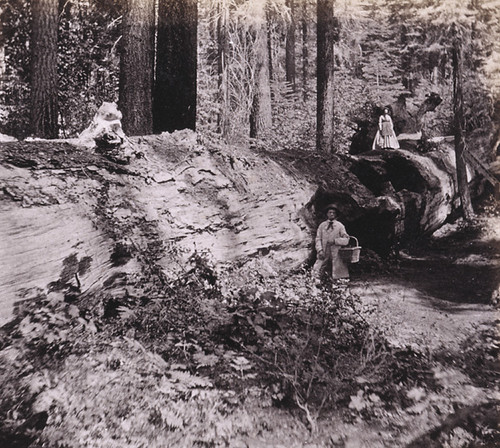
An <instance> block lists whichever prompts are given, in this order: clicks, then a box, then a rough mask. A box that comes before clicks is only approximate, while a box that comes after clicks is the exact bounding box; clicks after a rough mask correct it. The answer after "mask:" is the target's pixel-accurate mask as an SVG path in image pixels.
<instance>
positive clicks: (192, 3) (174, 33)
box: [153, 0, 198, 133]
mask: <svg viewBox="0 0 500 448" xmlns="http://www.w3.org/2000/svg"><path fill="white" fill-rule="evenodd" d="M197 26H198V4H197V1H196V0H159V6H158V31H157V51H156V82H155V86H154V95H153V129H154V132H158V133H159V132H163V131H168V132H172V131H175V130H177V129H185V128H188V129H192V130H195V129H196V65H197Z"/></svg>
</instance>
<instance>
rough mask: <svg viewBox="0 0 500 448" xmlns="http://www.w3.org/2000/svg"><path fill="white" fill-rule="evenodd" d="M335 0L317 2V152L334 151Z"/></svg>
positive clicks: (319, 0)
mask: <svg viewBox="0 0 500 448" xmlns="http://www.w3.org/2000/svg"><path fill="white" fill-rule="evenodd" d="M333 3H334V0H318V3H317V11H316V12H317V21H318V25H317V51H318V62H317V64H318V65H317V85H318V97H317V110H316V126H317V129H316V149H317V150H318V151H322V152H332V151H333V131H334V126H333V119H334V98H333V93H334V89H333V86H334V68H335V58H334V42H335V40H336V35H337V32H338V30H337V23H336V21H335V17H334V15H333V14H334V7H333Z"/></svg>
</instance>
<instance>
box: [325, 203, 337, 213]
mask: <svg viewBox="0 0 500 448" xmlns="http://www.w3.org/2000/svg"><path fill="white" fill-rule="evenodd" d="M328 210H335V211H336V212H338V211H339V208H338V207H337V206H336V205H335V204H328V205H327V206H326V208H325V212H327V211H328Z"/></svg>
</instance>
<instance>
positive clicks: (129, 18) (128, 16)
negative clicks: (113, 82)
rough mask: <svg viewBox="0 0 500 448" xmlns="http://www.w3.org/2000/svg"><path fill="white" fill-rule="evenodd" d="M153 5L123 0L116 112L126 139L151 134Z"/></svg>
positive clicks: (146, 2) (138, 0)
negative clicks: (120, 118)
mask: <svg viewBox="0 0 500 448" xmlns="http://www.w3.org/2000/svg"><path fill="white" fill-rule="evenodd" d="M154 29H155V9H154V2H152V1H143V0H126V1H125V5H124V12H123V20H122V40H121V55H120V92H119V108H120V111H121V112H122V114H123V119H122V126H123V130H124V131H125V133H126V134H127V135H147V134H151V133H152V132H153V106H152V94H153V90H152V89H153V68H154Z"/></svg>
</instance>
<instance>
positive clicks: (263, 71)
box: [250, 11, 272, 138]
mask: <svg viewBox="0 0 500 448" xmlns="http://www.w3.org/2000/svg"><path fill="white" fill-rule="evenodd" d="M251 62H252V68H253V71H254V85H253V98H252V107H251V110H250V137H251V138H259V137H261V136H262V134H263V133H264V132H265V131H266V130H267V129H269V128H270V127H271V125H272V115H271V88H270V84H269V63H268V62H269V61H268V50H267V30H266V20H265V13H264V11H262V13H261V14H260V16H259V17H257V23H256V24H255V28H254V31H253V45H252V61H251Z"/></svg>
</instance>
